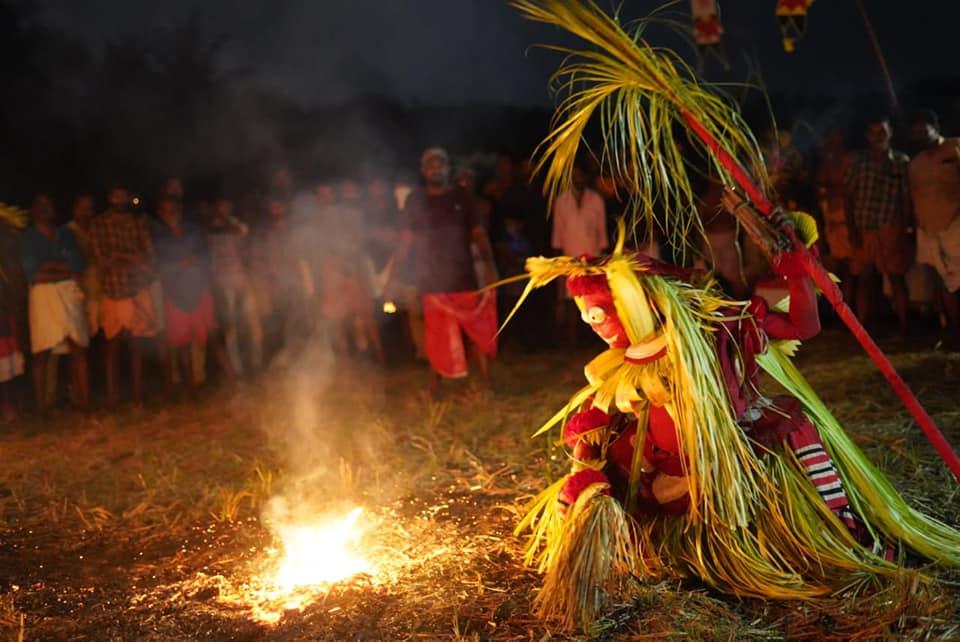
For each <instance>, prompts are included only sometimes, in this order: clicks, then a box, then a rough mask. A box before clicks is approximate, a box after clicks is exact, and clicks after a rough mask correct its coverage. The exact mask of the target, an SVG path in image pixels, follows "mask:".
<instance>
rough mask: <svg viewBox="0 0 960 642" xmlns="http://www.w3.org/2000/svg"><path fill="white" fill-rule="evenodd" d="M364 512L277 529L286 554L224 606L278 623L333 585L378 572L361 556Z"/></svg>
mask: <svg viewBox="0 0 960 642" xmlns="http://www.w3.org/2000/svg"><path fill="white" fill-rule="evenodd" d="M362 512H363V509H362V508H355V509H353V510H352V511H350V512H349V513H348V514H347V515H345V516H341V517H334V518H329V517H328V518H324V519H321V520H318V521H316V522H313V523H291V524H287V523H283V524H274V525H273V530H274V532H275V534H276V536H277V538H278V539H279V540H280V543H281V549H280V550H274V549H271V550H269V551H268V553H270V554H273V555H276V554H279V558H278V559H277V560H276V562H274V563H272V564H270V565H269V567H268V568H267V569H266V570H265V571H264V572H262V573H260V574H258V576H256V577H254V578H251V580H250V581H249V583H246V584H244V586H243V587H241V588H240V589H239V590H225V591H223V592H221V593H220V596H219V601H220V602H222V603H226V604H236V605H242V606H244V607H246V608H248V609H249V610H250V612H251V614H252V616H253V617H254V619H256V620H258V621H260V622H263V623H264V624H275V623H276V622H278V621H279V620H280V618H281V617H283V614H284V613H285V612H287V611H291V610H297V611H300V610H303V609H304V608H306V607H307V606H309V605H310V604H312V603H313V602H315V601H316V599H317V598H318V597H322V596H324V595H326V594H327V593H329V591H330V589H331V588H332V587H333V585H335V584H337V583H338V582H343V581H345V580H348V579H350V578H352V577H354V576H357V575H361V574H372V573H374V572H375V570H376V569H375V566H374V564H373V563H372V562H371V561H370V560H369V559H367V558H366V557H365V556H364V555H363V554H362V553H361V552H360V551H359V544H360V539H361V537H362V536H363V535H364V533H365V531H366V529H365V528H364V526H363V525H362V524H361V523H360V515H361V513H362Z"/></svg>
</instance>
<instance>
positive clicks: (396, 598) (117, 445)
mask: <svg viewBox="0 0 960 642" xmlns="http://www.w3.org/2000/svg"><path fill="white" fill-rule="evenodd" d="M901 348H902V349H901V350H898V351H897V352H895V353H894V354H893V359H894V362H895V363H896V365H897V366H898V367H899V368H901V370H902V372H903V374H904V376H905V378H906V379H907V380H908V381H910V382H911V383H912V384H913V386H914V389H915V390H916V391H917V392H918V393H919V394H920V396H921V398H922V400H923V401H924V403H925V404H926V405H927V407H928V409H929V411H930V412H931V414H932V415H933V416H934V418H935V419H936V420H937V421H938V422H939V424H940V427H941V429H943V430H944V432H945V433H946V434H947V435H948V437H949V438H950V439H951V440H952V441H953V443H955V444H956V443H960V407H958V406H957V404H956V401H955V390H956V387H957V383H958V379H960V356H958V355H946V354H943V353H935V352H930V351H926V350H920V349H918V348H919V346H917V345H907V346H901ZM587 356H588V355H585V354H584V355H579V356H577V357H562V356H540V357H536V358H530V359H524V360H520V359H506V360H504V361H502V362H501V363H499V364H497V367H496V369H495V371H494V375H495V378H496V385H495V390H496V396H495V397H494V398H492V399H491V398H488V397H486V396H484V395H481V394H478V393H476V392H473V391H472V390H470V389H469V387H468V386H466V385H461V384H458V385H454V386H452V387H451V390H450V394H449V395H448V396H447V398H446V399H445V400H443V401H440V402H434V401H430V400H428V399H427V398H426V397H424V396H423V395H422V394H419V391H420V390H421V389H422V387H423V386H424V385H425V383H426V374H425V372H423V371H422V370H421V369H419V368H414V367H409V368H404V369H400V370H393V371H390V372H388V373H386V374H380V373H378V372H376V371H375V370H372V369H368V368H365V367H354V368H350V369H348V370H345V371H341V374H342V375H344V376H342V377H341V378H340V379H336V380H331V378H330V376H329V374H328V373H324V372H322V371H313V372H309V371H308V372H306V373H304V372H300V373H298V374H297V375H296V376H293V375H291V376H285V377H282V378H281V377H279V376H277V377H273V378H272V379H271V380H268V381H266V382H265V383H264V384H263V385H257V386H254V385H248V386H246V387H245V388H244V389H242V390H240V391H236V392H234V393H227V392H223V391H221V392H217V393H211V394H210V395H209V396H208V397H206V398H204V399H201V400H199V401H196V402H190V403H182V404H178V405H171V406H166V407H160V406H157V407H152V408H151V407H148V408H147V409H146V410H145V411H142V412H140V413H134V412H132V411H126V412H121V413H119V414H116V415H113V416H107V415H103V416H100V417H96V418H93V419H90V420H81V419H79V418H77V417H74V416H72V415H63V416H62V417H60V418H59V419H57V420H56V421H54V422H50V423H48V424H45V425H37V424H29V423H25V424H24V425H22V426H20V427H18V429H17V430H16V431H15V432H13V433H9V434H7V435H5V436H4V437H3V441H2V445H0V447H2V449H3V450H2V452H3V455H4V463H5V465H4V468H3V470H2V471H0V516H2V518H3V521H2V523H0V524H2V531H0V636H6V639H17V637H18V636H19V635H20V634H21V629H20V616H21V614H22V615H23V616H24V635H25V637H26V638H27V639H44V640H50V639H84V638H87V639H97V640H110V639H117V640H120V639H123V640H127V639H145V640H180V639H182V640H188V639H200V638H208V639H239V640H258V639H281V640H284V639H290V640H293V639H330V640H342V639H365V640H366V639H371V640H373V639H389V640H394V639H429V640H442V639H451V640H454V639H455V640H494V639H497V640H548V639H554V640H556V639H567V638H566V637H565V636H564V635H563V634H561V633H558V632H556V631H555V630H553V629H552V627H551V626H550V625H549V623H548V624H546V625H545V624H544V623H542V622H538V621H536V619H535V618H534V617H533V616H532V615H531V603H532V599H533V596H534V594H535V591H536V589H537V587H538V586H539V578H538V577H537V576H536V575H535V574H534V573H532V572H530V571H528V570H526V569H524V568H522V567H521V566H520V565H519V559H520V554H519V544H520V543H519V542H518V541H517V540H516V539H515V538H513V537H512V535H511V531H512V529H513V526H514V524H515V523H516V520H517V518H518V514H519V506H520V505H521V504H522V502H523V500H524V499H525V498H526V497H528V496H530V495H531V494H534V493H535V492H537V491H538V490H539V489H540V488H542V487H543V485H544V484H545V483H546V481H547V480H548V477H547V475H560V474H562V472H563V470H564V467H565V463H564V461H563V455H562V452H561V451H559V450H557V449H556V448H555V447H554V446H553V445H552V444H551V442H550V441H549V440H548V439H545V438H538V439H536V440H531V439H529V437H528V435H529V434H530V433H531V432H532V430H533V428H534V427H535V426H537V425H539V423H540V422H541V421H542V420H543V418H544V416H546V415H547V414H551V413H552V412H553V410H554V409H555V408H556V407H557V406H558V405H560V404H562V403H563V401H564V400H565V396H566V395H567V394H569V393H570V392H571V391H572V390H573V389H575V388H576V387H577V386H578V385H579V384H580V377H581V375H580V368H581V366H582V364H583V363H584V362H585V361H586V357H587ZM802 362H803V363H802V365H803V369H804V370H805V372H806V373H807V374H808V375H809V377H810V379H811V380H812V382H813V384H814V386H815V387H816V388H817V389H818V390H819V391H820V392H821V393H822V394H823V396H824V397H825V399H826V401H827V402H828V404H829V405H830V406H831V407H832V408H833V409H834V410H835V412H836V413H837V415H838V416H839V418H840V419H841V421H842V422H843V423H844V424H845V425H846V426H848V427H849V429H850V431H851V432H852V433H853V434H854V435H855V436H856V438H857V440H858V442H859V443H860V444H861V445H862V446H863V447H864V448H865V450H867V451H868V453H869V454H870V455H871V457H872V458H873V459H874V460H875V461H878V462H879V463H880V464H881V465H882V467H883V468H884V469H885V470H887V471H888V472H889V473H890V475H891V477H892V479H893V480H894V482H895V483H896V485H897V486H898V488H900V489H901V490H902V491H903V492H904V494H906V495H907V496H908V497H909V498H910V500H911V501H912V502H913V503H914V504H915V505H919V506H922V507H923V508H924V509H925V510H927V511H929V512H931V513H933V514H935V515H937V516H938V517H940V518H941V519H944V520H945V521H947V522H949V523H952V524H960V497H958V494H960V485H958V484H957V483H956V482H955V481H953V479H952V477H951V476H950V474H949V472H948V471H947V470H946V468H945V467H944V466H943V465H942V464H940V463H939V461H938V460H937V458H936V455H935V454H934V452H933V450H932V448H930V447H929V446H928V445H927V443H926V442H925V440H924V439H923V437H922V434H921V433H920V432H919V431H918V430H917V429H916V428H914V427H913V426H912V425H911V424H910V421H909V419H908V417H907V414H906V412H905V411H904V410H902V409H901V408H900V407H899V406H898V405H897V402H896V400H895V398H894V397H893V395H892V394H890V393H888V392H887V390H886V389H885V388H884V387H883V386H884V384H883V383H882V379H881V378H880V376H879V375H878V374H876V373H875V372H874V371H873V370H872V368H871V367H870V366H869V364H868V363H867V360H866V358H865V357H862V356H860V354H859V353H858V352H857V350H856V349H855V348H854V347H853V346H851V345H850V344H849V343H848V342H847V341H846V340H845V339H844V338H843V337H842V336H840V335H839V334H830V333H828V334H827V335H826V336H824V337H821V338H818V339H817V340H816V341H814V342H811V344H810V345H809V346H808V347H807V348H806V349H805V351H804V354H803V359H802ZM277 495H282V496H286V497H288V498H290V497H292V498H295V499H296V501H295V504H297V505H300V506H303V507H308V508H310V509H311V510H318V509H320V508H321V507H323V506H326V505H331V506H333V505H336V504H337V503H339V502H341V501H343V500H349V501H351V502H354V503H358V504H361V505H363V506H365V507H366V508H367V509H368V512H369V513H370V514H371V515H372V516H373V518H374V519H375V520H376V522H377V524H378V527H377V529H376V530H375V531H374V532H373V533H372V534H370V535H369V536H368V539H367V540H365V543H366V546H367V547H368V549H369V550H370V551H371V552H372V553H373V554H374V556H375V557H376V558H377V559H379V560H381V561H382V562H383V563H382V564H381V569H380V572H378V573H376V574H375V575H374V576H361V577H358V578H355V579H354V580H352V581H350V582H346V583H343V584H340V585H337V586H335V587H334V588H333V589H332V590H330V592H329V593H327V594H326V595H317V596H316V600H315V601H314V602H313V603H311V604H309V605H307V606H306V607H305V608H303V609H302V610H298V611H292V612H289V613H286V614H285V616H284V617H283V618H282V619H280V621H279V622H277V623H276V624H275V625H270V626H268V625H265V624H262V623H260V622H258V621H256V619H255V618H253V617H251V609H250V605H248V604H247V605H245V604H238V603H236V602H235V601H234V602H231V601H230V600H229V599H227V598H230V597H231V596H234V597H235V596H236V595H238V594H241V595H242V594H243V592H244V590H246V588H248V587H249V586H250V584H251V583H252V582H255V581H256V578H257V576H258V573H259V572H260V571H261V569H262V566H263V562H264V558H265V556H267V555H268V551H269V550H270V549H271V547H272V546H273V545H274V544H275V542H273V541H272V538H271V535H270V533H269V531H268V530H267V529H266V528H265V526H264V524H263V523H262V522H261V519H260V517H261V514H262V511H263V509H264V507H265V506H267V505H268V500H269V499H270V497H272V496H277ZM931 572H932V573H933V574H934V575H935V576H936V577H938V578H939V580H940V582H939V583H938V584H936V585H935V586H933V587H932V588H930V589H923V590H920V589H918V590H917V592H916V595H915V599H914V603H913V604H911V605H909V607H908V608H907V610H906V611H905V614H904V615H903V617H901V618H897V619H896V621H894V622H890V621H889V619H890V618H887V617H883V616H884V610H885V606H884V602H883V599H884V596H883V595H879V596H873V597H872V598H869V599H861V600H857V601H850V600H846V601H843V600H824V601H821V602H812V603H802V604H798V603H763V602H759V601H738V600H734V599H731V598H728V597H724V596H720V595H717V594H715V593H712V592H709V591H705V590H703V589H702V588H699V587H697V586H692V585H684V586H681V585H678V584H676V583H669V582H664V583H661V584H658V585H655V586H650V587H646V588H645V589H644V590H643V591H642V592H641V597H640V598H639V599H638V601H637V602H635V603H633V604H628V605H624V607H623V608H622V609H620V610H618V611H617V612H615V613H612V614H611V615H610V624H611V630H613V631H614V632H615V633H612V634H610V639H651V638H658V639H663V638H669V639H679V638H689V639H704V640H731V639H737V640H740V639H777V638H784V637H790V638H807V639H827V638H830V637H831V636H832V637H835V638H843V639H848V638H853V637H858V636H859V637H861V638H864V639H867V638H875V637H883V636H890V635H898V636H899V635H902V636H905V637H912V638H916V639H937V638H940V639H948V638H949V637H950V636H956V635H958V634H960V612H958V608H957V606H956V605H957V603H958V602H960V590H958V588H957V584H958V583H960V573H957V572H955V571H946V570H942V569H931Z"/></svg>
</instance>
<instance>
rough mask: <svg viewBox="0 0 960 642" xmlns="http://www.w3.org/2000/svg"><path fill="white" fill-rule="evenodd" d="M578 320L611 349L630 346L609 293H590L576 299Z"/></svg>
mask: <svg viewBox="0 0 960 642" xmlns="http://www.w3.org/2000/svg"><path fill="white" fill-rule="evenodd" d="M577 299H578V303H579V304H580V305H579V307H580V318H582V319H583V321H584V323H587V324H589V325H590V327H591V328H593V331H594V332H596V333H597V335H598V336H599V337H600V338H601V339H603V340H604V341H606V342H607V345H608V346H610V347H611V348H626V347H627V346H629V345H630V339H629V338H628V337H627V331H626V330H625V329H624V327H623V323H621V322H620V317H618V316H617V308H616V307H615V306H614V305H613V297H612V296H611V295H610V293H609V292H596V293H594V292H591V293H589V294H584V295H582V296H579V297H577Z"/></svg>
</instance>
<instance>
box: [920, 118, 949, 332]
mask: <svg viewBox="0 0 960 642" xmlns="http://www.w3.org/2000/svg"><path fill="white" fill-rule="evenodd" d="M910 138H911V140H912V141H913V142H914V143H915V144H916V145H917V148H918V149H921V150H922V151H920V152H919V153H918V154H917V155H916V157H914V159H913V160H912V161H910V192H911V194H912V195H913V209H914V215H915V217H916V220H917V262H918V263H923V264H925V265H929V266H931V267H933V268H935V269H936V272H937V275H938V276H939V280H940V288H939V289H940V299H941V302H942V307H943V311H944V314H945V316H946V317H947V333H948V334H947V341H948V343H949V344H950V345H951V347H954V348H956V347H958V344H960V294H958V292H960V216H958V215H960V138H944V137H943V136H942V135H941V134H940V124H939V121H938V119H937V115H936V114H935V113H933V112H932V111H923V112H919V113H918V114H916V115H915V116H914V117H913V119H912V122H911V126H910Z"/></svg>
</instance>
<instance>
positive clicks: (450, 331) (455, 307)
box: [420, 290, 497, 378]
mask: <svg viewBox="0 0 960 642" xmlns="http://www.w3.org/2000/svg"><path fill="white" fill-rule="evenodd" d="M420 299H421V301H422V303H423V323H424V334H425V344H426V345H425V347H426V353H427V359H428V360H429V361H430V366H431V367H432V368H433V369H434V370H436V371H437V372H439V373H440V374H441V375H443V376H444V377H448V378H454V377H465V376H467V353H466V350H465V348H464V345H463V333H466V335H467V336H468V337H470V340H471V341H473V342H474V343H475V344H476V345H477V347H478V348H480V349H481V350H483V351H484V352H485V353H486V354H488V355H489V356H491V357H495V356H496V354H497V297H496V294H494V293H493V292H492V291H489V290H488V291H486V292H482V293H481V292H451V293H448V294H424V295H423V296H421V297H420ZM461 331H462V332H461Z"/></svg>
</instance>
